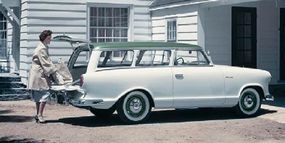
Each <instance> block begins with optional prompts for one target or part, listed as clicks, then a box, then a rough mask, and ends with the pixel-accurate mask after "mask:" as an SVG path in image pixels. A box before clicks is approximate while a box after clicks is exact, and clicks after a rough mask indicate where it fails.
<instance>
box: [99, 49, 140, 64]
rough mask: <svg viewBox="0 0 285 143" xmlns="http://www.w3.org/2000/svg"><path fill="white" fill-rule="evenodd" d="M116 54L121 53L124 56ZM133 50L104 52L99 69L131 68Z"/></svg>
mask: <svg viewBox="0 0 285 143" xmlns="http://www.w3.org/2000/svg"><path fill="white" fill-rule="evenodd" d="M116 53H121V54H122V56H120V57H118V56H115V55H116ZM133 55H134V51H133V50H120V51H118V50H116V51H102V52H101V55H100V59H99V63H98V67H101V68H103V67H120V66H131V65H132V61H133Z"/></svg>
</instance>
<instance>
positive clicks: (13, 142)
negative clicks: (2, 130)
mask: <svg viewBox="0 0 285 143" xmlns="http://www.w3.org/2000/svg"><path fill="white" fill-rule="evenodd" d="M0 142H1V143H42V142H44V141H37V140H34V139H31V138H25V139H18V138H16V137H14V136H6V137H0Z"/></svg>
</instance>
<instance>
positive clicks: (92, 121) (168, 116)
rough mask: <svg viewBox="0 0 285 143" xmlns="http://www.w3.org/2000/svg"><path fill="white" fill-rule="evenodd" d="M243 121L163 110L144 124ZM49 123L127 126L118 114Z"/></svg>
mask: <svg viewBox="0 0 285 143" xmlns="http://www.w3.org/2000/svg"><path fill="white" fill-rule="evenodd" d="M275 112H276V111H274V110H267V109H266V110H265V109H261V112H260V113H259V115H263V114H271V113H275ZM259 115H258V116H259ZM235 119H242V118H240V117H238V116H237V115H236V113H235V112H233V110H232V109H194V110H163V111H153V112H152V113H151V116H150V118H149V119H148V120H147V121H146V122H144V123H142V124H161V123H181V122H196V121H213V120H235ZM47 123H65V124H71V125H77V126H84V127H101V126H117V125H126V124H125V123H123V122H122V121H121V120H120V118H119V116H118V115H117V114H113V115H112V116H111V117H110V118H109V119H100V118H96V116H81V117H70V118H61V119H59V120H48V121H47Z"/></svg>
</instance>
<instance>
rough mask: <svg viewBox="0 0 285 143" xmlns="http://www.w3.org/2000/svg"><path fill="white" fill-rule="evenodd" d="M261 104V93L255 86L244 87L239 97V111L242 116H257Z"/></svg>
mask: <svg viewBox="0 0 285 143" xmlns="http://www.w3.org/2000/svg"><path fill="white" fill-rule="evenodd" d="M260 106H261V101H260V95H259V93H258V92H257V91H256V89H254V88H246V89H244V90H243V91H242V92H241V94H240V97H239V102H238V105H237V106H236V109H237V112H238V114H239V115H241V116H245V117H251V116H255V115H256V114H257V113H258V111H259V109H260Z"/></svg>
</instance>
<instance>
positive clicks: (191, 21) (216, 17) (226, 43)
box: [0, 0, 285, 83]
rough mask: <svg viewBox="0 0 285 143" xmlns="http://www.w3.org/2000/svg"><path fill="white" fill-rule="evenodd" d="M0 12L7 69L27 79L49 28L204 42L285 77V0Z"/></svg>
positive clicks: (231, 60)
mask: <svg viewBox="0 0 285 143" xmlns="http://www.w3.org/2000/svg"><path fill="white" fill-rule="evenodd" d="M0 11H1V14H0V71H2V72H3V71H5V70H6V69H5V68H3V67H9V69H10V72H16V73H19V74H20V76H21V77H22V79H23V82H24V83H25V82H26V79H27V76H28V72H29V69H30V64H31V54H32V52H33V50H34V48H35V47H36V45H37V43H38V35H39V34H40V32H41V31H43V30H45V29H50V30H52V31H53V33H54V34H53V36H56V35H62V34H65V35H68V36H71V37H75V38H81V39H89V40H90V41H92V42H111V41H148V40H159V41H176V42H183V43H193V44H198V45H200V46H202V47H203V48H205V50H206V51H208V50H209V51H210V54H211V55H212V60H213V61H214V63H215V64H224V65H235V66H244V67H253V68H260V69H265V70H268V71H270V73H271V74H272V76H273V80H272V83H278V82H281V81H284V80H285V64H282V63H284V62H285V43H284V41H285V39H284V38H285V36H284V33H285V30H284V29H285V1H284V0H0ZM281 17H283V19H282V18H281ZM282 39H283V40H282ZM71 52H72V49H71V48H70V46H69V45H68V44H66V43H61V42H52V44H51V45H50V54H51V58H52V59H53V60H55V61H56V60H57V59H59V58H62V59H64V60H65V61H66V60H68V58H69V56H70V55H71ZM1 67H2V68H1Z"/></svg>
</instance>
